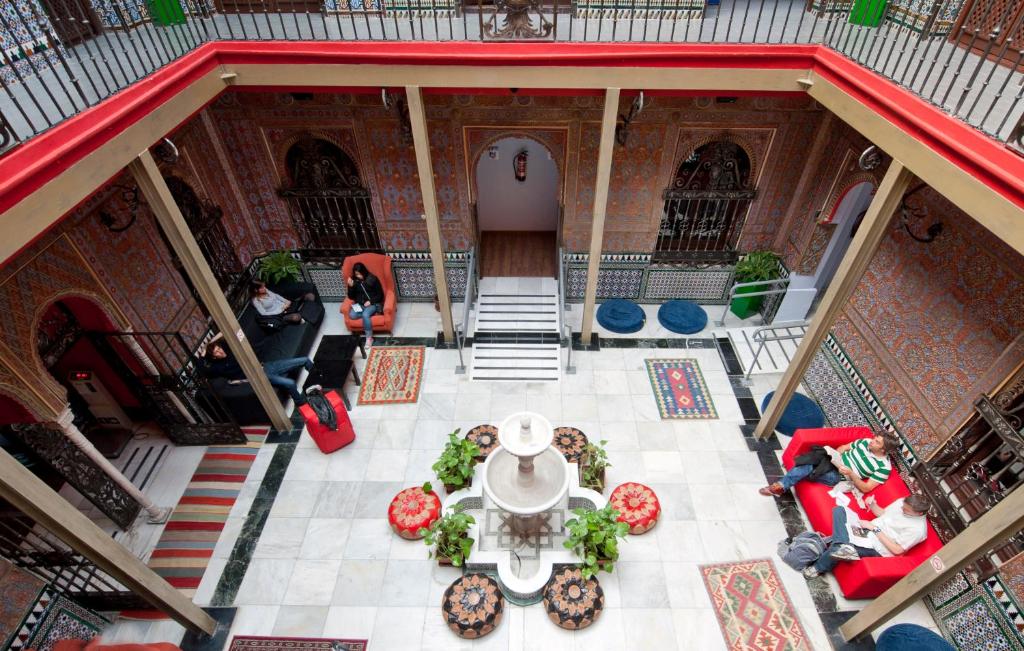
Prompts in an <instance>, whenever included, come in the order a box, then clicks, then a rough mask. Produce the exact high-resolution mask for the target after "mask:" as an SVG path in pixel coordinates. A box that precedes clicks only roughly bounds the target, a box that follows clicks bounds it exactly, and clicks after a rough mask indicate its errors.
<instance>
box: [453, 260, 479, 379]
mask: <svg viewBox="0 0 1024 651" xmlns="http://www.w3.org/2000/svg"><path fill="white" fill-rule="evenodd" d="M475 285H476V247H475V246H474V247H470V249H469V258H468V260H467V261H466V295H465V296H464V297H463V299H462V323H460V324H459V325H458V326H456V328H455V343H456V345H457V346H458V348H459V365H458V366H456V367H455V374H456V375H465V373H466V362H465V360H464V359H463V358H462V349H463V348H464V347H465V345H466V335H467V334H468V333H469V311H470V309H472V307H473V297H474V296H475V295H476V291H475Z"/></svg>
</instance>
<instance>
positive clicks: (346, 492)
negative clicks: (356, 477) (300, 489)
mask: <svg viewBox="0 0 1024 651" xmlns="http://www.w3.org/2000/svg"><path fill="white" fill-rule="evenodd" d="M361 486H362V484H361V483H360V482H357V481H329V482H325V483H324V486H323V488H322V489H321V490H320V497H319V498H318V499H317V503H316V506H315V507H313V513H312V515H313V517H314V518H351V517H352V516H353V514H354V513H355V511H356V502H357V501H358V499H359V490H360V487H361Z"/></svg>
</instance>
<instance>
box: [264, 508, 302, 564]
mask: <svg viewBox="0 0 1024 651" xmlns="http://www.w3.org/2000/svg"><path fill="white" fill-rule="evenodd" d="M308 524H309V518H274V517H270V518H267V522H266V524H264V525H263V531H262V532H261V533H260V539H259V542H257V543H256V549H255V550H254V551H253V558H292V559H294V558H295V557H296V555H297V554H298V551H299V549H300V548H301V547H302V539H303V537H304V536H305V535H306V526H307V525H308Z"/></svg>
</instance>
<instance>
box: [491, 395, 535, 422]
mask: <svg viewBox="0 0 1024 651" xmlns="http://www.w3.org/2000/svg"><path fill="white" fill-rule="evenodd" d="M520 411H526V393H525V392H524V393H518V392H517V393H511V394H507V393H501V392H499V393H495V394H494V395H492V396H491V410H490V419H491V422H492V423H494V424H498V423H500V422H501V421H503V420H505V419H506V418H508V417H509V416H511V415H512V414H514V413H517V412H520Z"/></svg>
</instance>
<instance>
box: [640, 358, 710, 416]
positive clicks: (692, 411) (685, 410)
mask: <svg viewBox="0 0 1024 651" xmlns="http://www.w3.org/2000/svg"><path fill="white" fill-rule="evenodd" d="M645 361H646V362H647V376H648V377H649V378H650V380H651V388H652V389H654V399H655V400H656V401H657V402H658V411H660V412H661V417H662V418H690V419H713V418H718V412H717V411H716V410H715V403H714V402H712V400H711V393H710V392H709V391H708V388H707V385H706V384H704V376H703V375H701V372H700V366H699V365H698V364H697V360H695V359H648V360H645Z"/></svg>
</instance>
